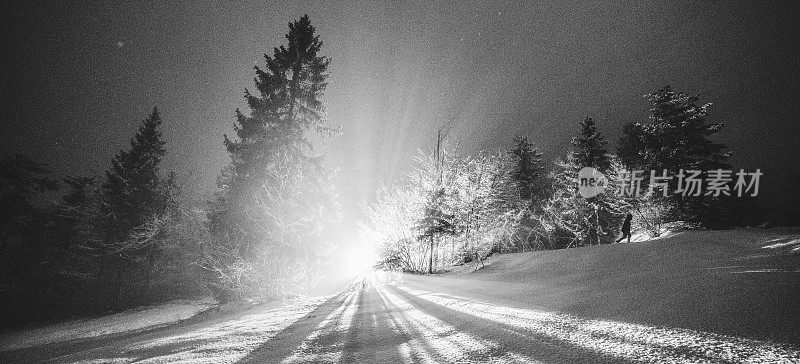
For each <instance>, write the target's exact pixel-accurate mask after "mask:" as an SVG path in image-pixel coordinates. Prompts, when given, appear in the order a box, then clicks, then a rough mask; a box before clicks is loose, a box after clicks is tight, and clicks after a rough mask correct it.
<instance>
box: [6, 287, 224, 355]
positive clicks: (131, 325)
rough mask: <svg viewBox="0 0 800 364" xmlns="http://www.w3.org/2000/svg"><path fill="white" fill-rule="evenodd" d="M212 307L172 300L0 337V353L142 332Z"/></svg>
mask: <svg viewBox="0 0 800 364" xmlns="http://www.w3.org/2000/svg"><path fill="white" fill-rule="evenodd" d="M213 304H214V302H213V301H212V300H211V299H201V300H194V301H189V300H175V301H171V302H168V303H165V304H163V305H158V306H151V307H140V308H136V309H132V310H128V311H124V312H119V313H115V314H111V315H108V316H102V317H96V318H86V319H77V320H72V321H67V322H63V323H59V324H53V325H47V326H41V327H35V328H30V329H23V330H20V331H14V332H7V333H2V334H0V351H8V350H14V349H20V348H26V347H32V346H39V345H45V344H50V343H54V342H60V341H67V340H75V339H86V338H93V337H98V336H103V335H111V334H119V333H125V332H132V331H138V330H143V329H146V328H151V327H154V326H158V325H165V324H169V323H174V322H176V321H180V320H184V319H187V318H190V317H192V316H194V315H195V314H197V313H199V312H201V311H203V310H205V309H207V308H209V307H211V306H212V305H213Z"/></svg>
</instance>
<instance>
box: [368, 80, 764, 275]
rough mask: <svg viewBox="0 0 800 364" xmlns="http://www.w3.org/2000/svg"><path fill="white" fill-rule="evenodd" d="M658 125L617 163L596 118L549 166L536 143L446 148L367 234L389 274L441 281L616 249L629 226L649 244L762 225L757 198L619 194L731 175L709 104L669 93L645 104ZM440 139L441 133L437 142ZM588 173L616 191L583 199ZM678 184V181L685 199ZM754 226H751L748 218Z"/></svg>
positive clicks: (658, 191)
mask: <svg viewBox="0 0 800 364" xmlns="http://www.w3.org/2000/svg"><path fill="white" fill-rule="evenodd" d="M646 98H647V99H648V100H649V101H650V102H651V103H652V108H651V110H650V114H651V115H650V120H649V121H648V122H642V123H629V124H627V125H625V127H624V129H623V135H622V137H621V141H620V144H619V146H618V148H617V151H616V154H612V153H610V152H609V150H608V140H607V139H606V137H605V136H603V135H602V133H601V132H600V130H599V127H598V125H597V122H596V121H595V120H594V119H593V118H589V117H587V118H585V119H584V120H583V121H581V122H580V123H579V125H578V130H577V136H576V137H574V138H573V140H572V148H571V150H569V151H567V153H566V155H564V156H562V157H560V158H557V159H556V160H555V161H553V162H552V163H545V162H544V161H543V160H542V158H541V154H540V153H539V151H538V150H537V148H535V147H534V146H533V144H532V143H531V142H530V140H529V139H528V138H527V137H518V138H516V139H515V147H514V148H513V149H511V150H503V151H498V152H494V153H483V152H481V153H477V154H475V155H458V154H457V153H455V152H454V151H452V150H449V149H447V148H445V147H444V146H443V140H442V138H441V137H439V138H438V139H437V145H436V148H435V150H434V152H433V153H432V154H426V153H420V154H419V155H418V156H417V157H416V159H415V160H416V163H415V165H414V167H413V169H412V171H411V172H410V173H409V174H408V175H407V176H406V177H405V178H404V179H402V180H401V181H399V182H397V183H395V184H393V185H388V186H383V187H382V188H380V189H379V191H378V193H377V196H376V198H375V201H374V202H373V203H371V204H369V205H366V206H364V213H365V216H366V218H365V219H364V221H363V222H362V223H361V224H360V225H359V234H360V237H361V239H363V240H364V241H365V242H367V243H368V244H371V245H372V246H374V247H375V248H376V250H377V251H378V253H379V255H380V256H381V257H382V259H383V261H382V264H383V265H386V266H391V267H394V268H399V269H403V270H406V271H410V272H427V273H432V272H436V271H441V270H443V269H448V267H450V266H452V265H454V264H464V263H468V262H473V263H474V264H475V267H476V268H477V267H479V266H480V263H481V262H482V260H483V259H485V258H486V257H487V256H488V255H490V254H492V253H493V252H506V251H526V250H546V249H562V248H570V247H580V246H586V245H596V244H609V243H613V242H614V241H615V238H616V237H617V236H619V234H620V226H621V225H622V223H623V219H624V218H625V215H626V214H628V213H631V214H633V215H634V219H633V221H634V224H633V225H634V230H636V231H639V232H641V233H643V234H646V235H650V236H658V235H659V234H661V233H662V231H663V229H664V225H665V224H667V223H671V222H679V224H680V225H681V226H691V227H707V228H727V227H730V226H734V225H748V224H749V225H755V224H758V223H760V220H759V216H758V214H753V213H748V211H754V210H757V208H756V207H755V204H754V201H753V200H752V198H738V199H732V198H730V197H727V196H725V195H720V196H707V195H705V194H701V195H699V196H683V195H682V194H671V195H667V196H664V193H663V188H664V186H662V185H653V186H650V185H649V177H650V176H649V175H647V176H644V178H643V180H642V181H641V191H642V193H641V194H639V195H635V194H625V193H623V191H622V190H621V189H617V188H614V186H620V185H622V184H623V183H628V182H626V181H623V180H624V179H626V178H629V177H630V175H631V174H630V173H631V171H633V170H643V171H647V172H648V173H649V171H651V170H653V171H659V174H660V173H662V172H663V171H665V170H666V171H667V173H668V174H669V175H671V176H676V175H678V174H679V172H680V171H681V170H684V171H686V170H701V171H703V173H702V174H701V175H700V176H699V178H701V179H703V178H706V177H707V172H708V171H712V170H716V169H730V165H728V164H727V158H728V154H727V153H726V152H724V150H725V145H724V144H722V143H719V142H715V141H714V140H713V137H714V135H715V134H716V133H717V132H718V131H719V130H720V128H721V127H722V126H723V124H722V123H711V122H708V120H707V116H708V111H707V110H708V107H709V106H710V104H708V103H705V104H703V103H700V102H699V97H698V96H688V95H686V94H683V93H680V92H675V91H673V90H672V88H670V87H669V86H666V87H664V88H663V89H661V90H659V91H657V92H655V93H653V94H650V95H647V96H646ZM439 135H440V136H441V132H440V133H439ZM583 167H592V168H594V169H596V170H597V171H600V172H601V173H603V175H605V177H606V178H607V179H608V182H609V186H610V187H609V188H607V189H606V190H605V192H604V193H601V194H598V195H596V196H594V197H591V198H584V197H581V195H580V194H579V191H578V183H577V177H578V173H579V171H580V170H581V169H582V168H583ZM677 183H678V181H677V179H675V178H673V179H671V180H670V181H669V184H668V186H667V187H668V188H669V190H670V191H675V190H676V188H677V187H678V186H677ZM745 215H747V217H744V216H745Z"/></svg>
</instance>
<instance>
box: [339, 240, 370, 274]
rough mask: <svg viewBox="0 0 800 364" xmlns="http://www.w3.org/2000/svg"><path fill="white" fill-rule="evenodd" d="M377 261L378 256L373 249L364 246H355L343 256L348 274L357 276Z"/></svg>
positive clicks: (368, 269)
mask: <svg viewBox="0 0 800 364" xmlns="http://www.w3.org/2000/svg"><path fill="white" fill-rule="evenodd" d="M377 261H378V256H377V254H375V252H374V251H373V250H371V249H369V248H367V247H364V246H356V247H354V248H352V249H351V250H350V252H349V254H348V255H347V256H346V257H345V261H344V264H345V267H344V268H345V269H346V271H347V272H348V274H349V275H350V276H357V275H360V274H362V273H365V272H368V271H370V270H372V267H374V266H375V263H376V262H377Z"/></svg>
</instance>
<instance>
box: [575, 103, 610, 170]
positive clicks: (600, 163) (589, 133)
mask: <svg viewBox="0 0 800 364" xmlns="http://www.w3.org/2000/svg"><path fill="white" fill-rule="evenodd" d="M580 124H581V134H580V137H577V138H573V139H572V144H573V145H574V146H575V147H576V148H577V152H576V153H575V159H576V162H577V163H578V165H580V166H581V167H593V168H595V169H597V170H599V171H600V172H603V173H605V172H607V171H608V169H609V168H610V167H611V160H610V158H609V156H608V150H606V145H607V144H608V141H607V140H606V138H605V137H603V136H602V135H601V134H600V132H598V131H597V123H595V121H594V119H592V118H590V117H587V118H585V119H583V121H581V123H580Z"/></svg>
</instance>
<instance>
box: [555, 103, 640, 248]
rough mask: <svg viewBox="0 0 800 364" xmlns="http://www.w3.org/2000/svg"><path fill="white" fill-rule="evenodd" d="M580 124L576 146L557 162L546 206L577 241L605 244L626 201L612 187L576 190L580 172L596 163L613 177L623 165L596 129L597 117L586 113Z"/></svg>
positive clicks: (609, 238) (558, 223)
mask: <svg viewBox="0 0 800 364" xmlns="http://www.w3.org/2000/svg"><path fill="white" fill-rule="evenodd" d="M580 125H581V131H580V136H579V137H576V138H573V140H572V144H573V145H574V146H575V149H576V150H575V151H571V152H569V153H568V154H567V158H566V159H565V160H564V161H557V162H556V170H555V171H554V174H553V177H552V180H553V182H554V185H553V188H554V193H553V195H552V196H551V198H550V201H549V204H548V208H547V209H548V210H551V211H550V214H551V215H550V217H551V219H552V220H553V221H554V225H556V226H558V227H559V228H560V229H561V230H562V231H566V232H569V233H570V234H571V235H572V236H573V237H574V239H575V240H576V242H577V243H579V244H589V245H591V244H606V243H610V242H611V241H613V236H614V234H615V233H616V231H615V230H616V228H617V227H618V226H619V222H620V221H619V220H620V218H621V216H622V215H623V211H622V210H623V208H624V206H626V203H625V201H624V200H623V199H621V197H620V196H618V195H617V193H616V191H614V190H613V189H612V188H607V189H606V191H605V192H603V193H601V194H599V195H597V196H594V197H592V198H588V199H585V198H582V197H581V196H580V195H579V194H578V193H577V187H578V185H577V176H578V172H579V171H580V170H581V168H584V167H593V168H595V169H598V170H599V171H600V172H602V173H603V174H604V175H606V178H608V179H609V180H612V179H614V178H616V177H617V175H618V174H619V170H620V169H621V166H619V163H615V162H614V158H612V156H610V155H609V154H608V152H607V150H606V148H605V146H606V145H607V144H608V141H607V140H606V139H605V137H603V136H602V134H601V133H600V132H599V131H598V130H597V124H596V123H595V121H594V119H592V118H588V117H587V118H585V119H584V120H583V121H582V122H581V123H580Z"/></svg>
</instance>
